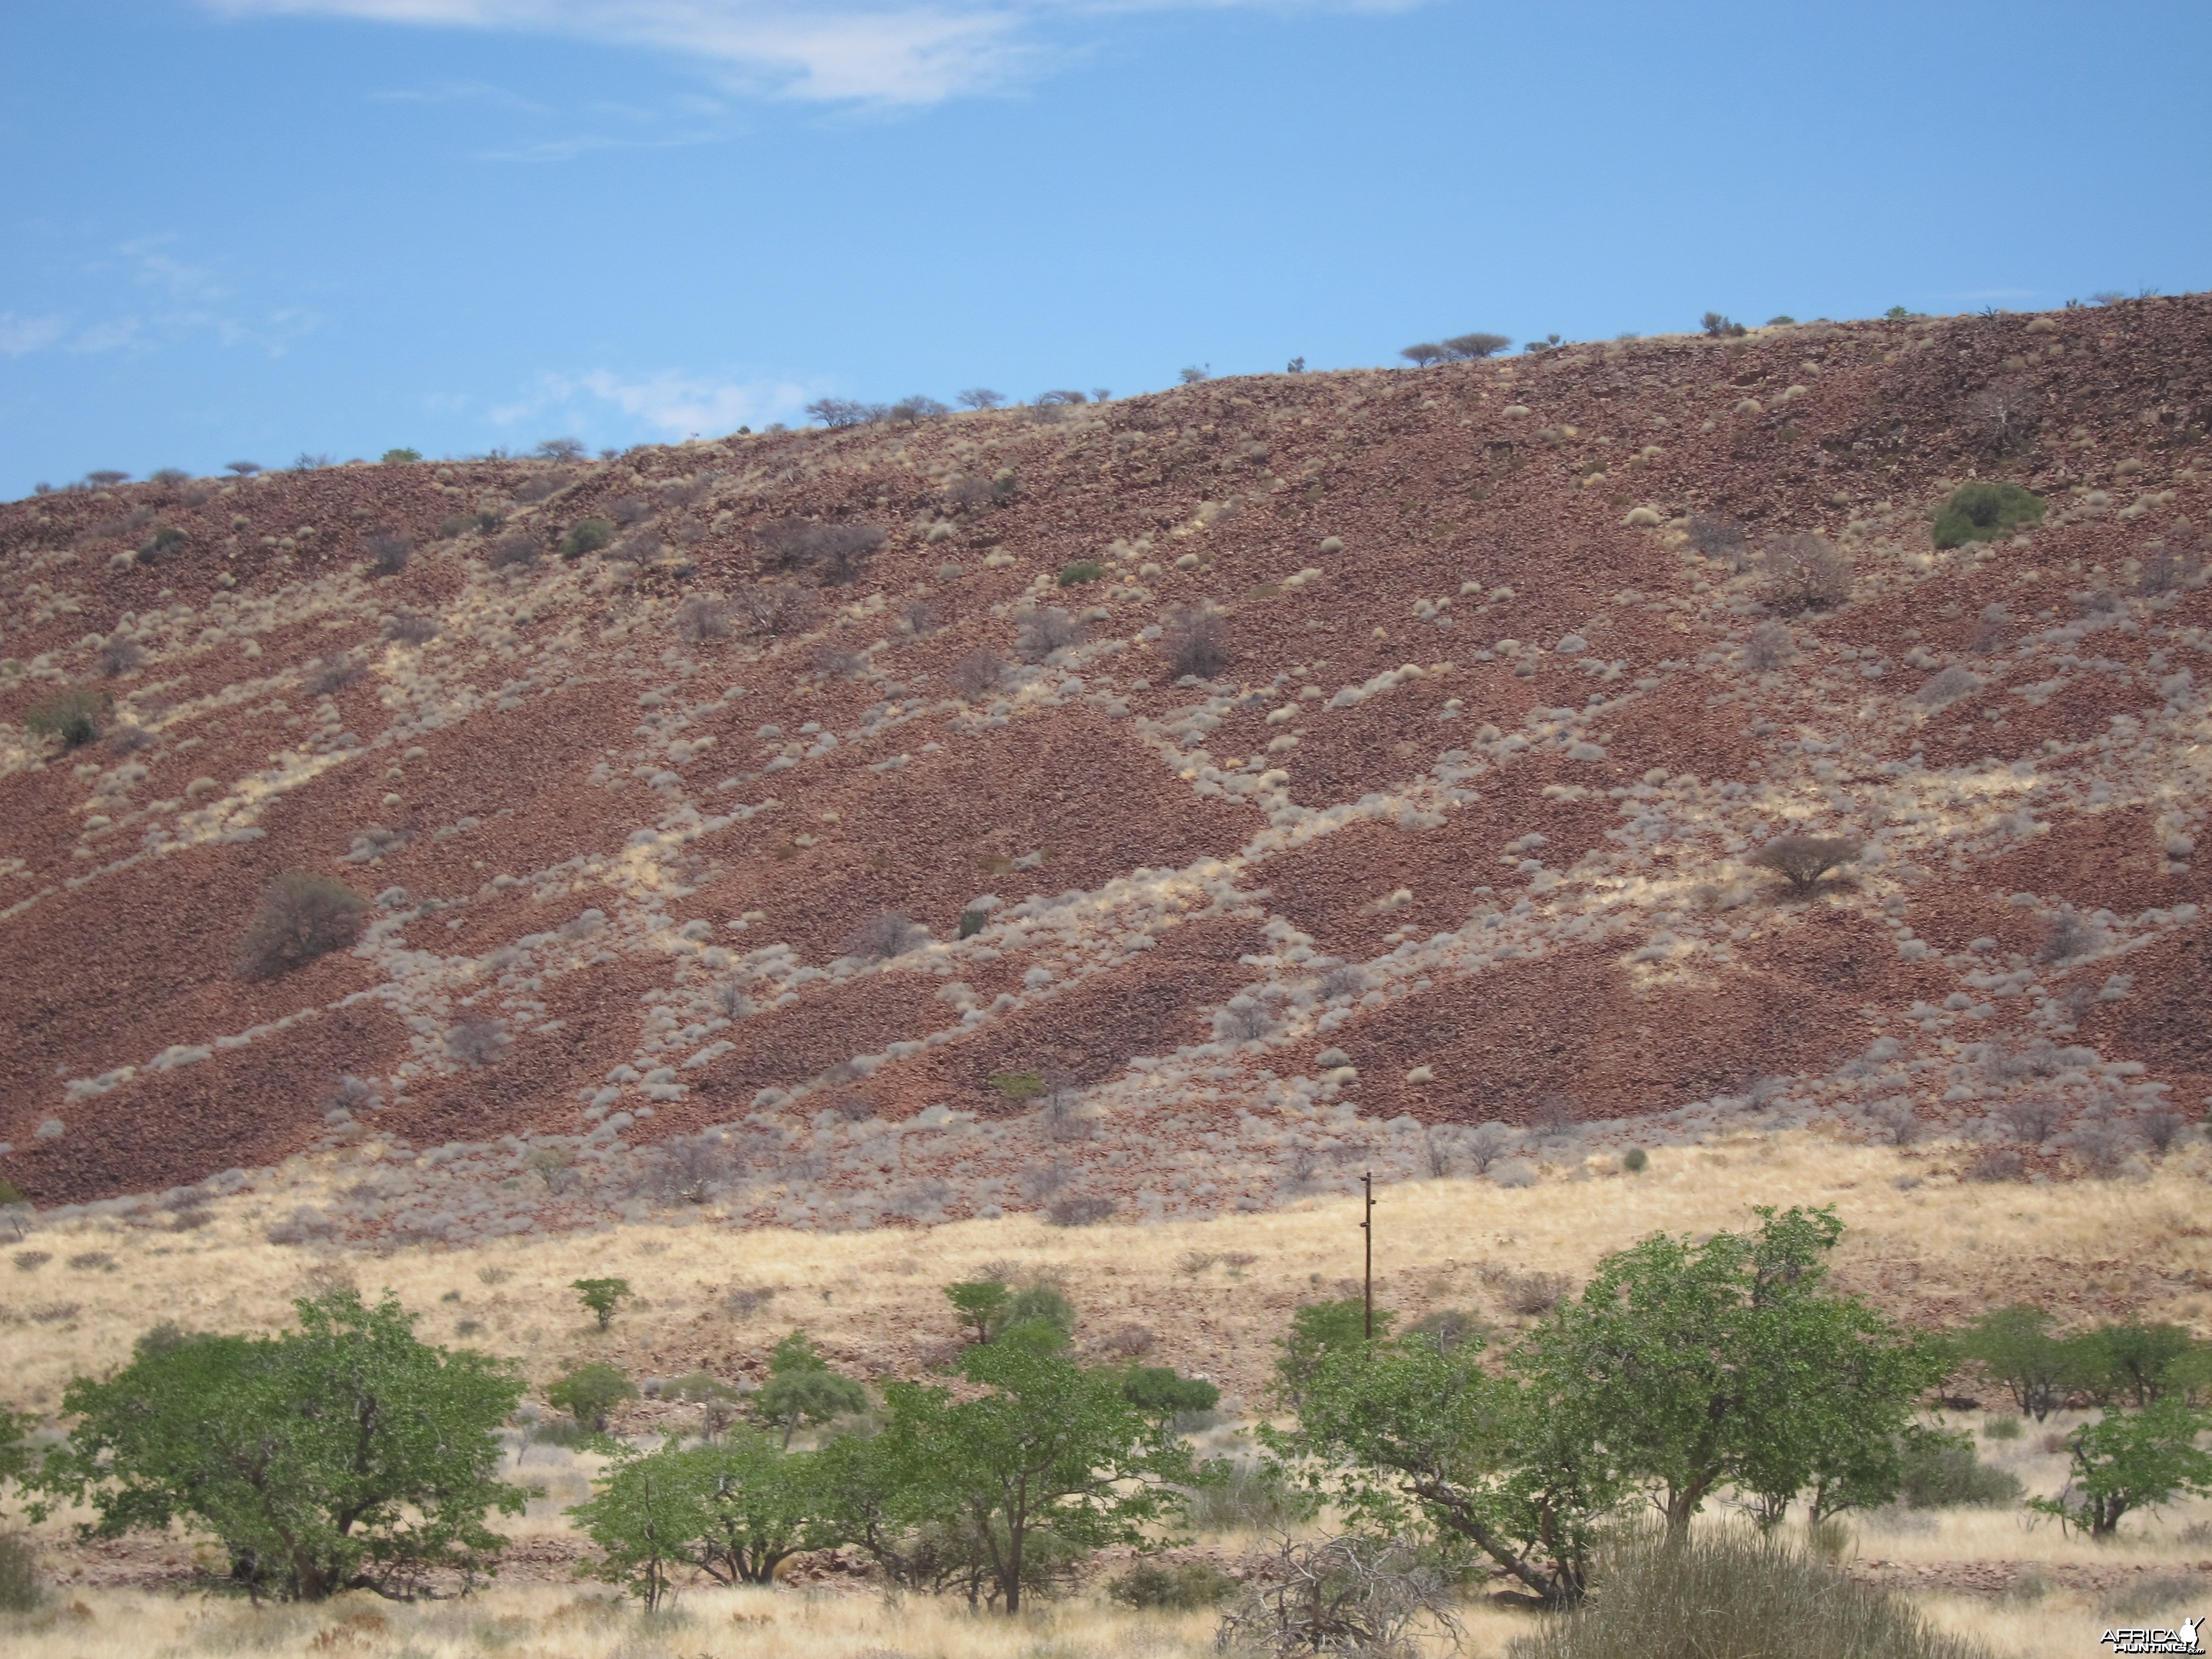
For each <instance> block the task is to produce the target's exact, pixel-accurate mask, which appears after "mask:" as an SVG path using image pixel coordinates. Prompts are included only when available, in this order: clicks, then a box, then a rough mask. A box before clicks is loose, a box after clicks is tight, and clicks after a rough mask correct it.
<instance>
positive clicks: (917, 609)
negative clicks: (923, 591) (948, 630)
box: [899, 599, 944, 639]
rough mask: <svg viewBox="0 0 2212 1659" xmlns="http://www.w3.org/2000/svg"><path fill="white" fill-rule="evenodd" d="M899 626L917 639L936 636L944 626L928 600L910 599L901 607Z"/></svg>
mask: <svg viewBox="0 0 2212 1659" xmlns="http://www.w3.org/2000/svg"><path fill="white" fill-rule="evenodd" d="M899 625H900V626H901V627H902V628H903V629H906V631H907V632H908V634H909V635H913V636H914V637H915V639H921V638H924V637H926V636H927V635H931V634H934V633H935V632H936V631H937V630H938V629H939V628H940V627H942V626H943V625H944V624H943V623H940V622H939V620H938V617H937V611H936V610H935V608H934V607H933V606H932V605H930V603H929V602H928V601H927V599H908V601H907V602H906V603H905V604H904V605H902V606H900V607H899Z"/></svg>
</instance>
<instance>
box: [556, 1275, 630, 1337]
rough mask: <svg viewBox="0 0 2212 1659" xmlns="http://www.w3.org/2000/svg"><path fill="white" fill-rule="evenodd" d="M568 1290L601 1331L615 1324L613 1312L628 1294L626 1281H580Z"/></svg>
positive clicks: (627, 1281) (627, 1282)
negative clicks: (596, 1321) (595, 1321)
mask: <svg viewBox="0 0 2212 1659" xmlns="http://www.w3.org/2000/svg"><path fill="white" fill-rule="evenodd" d="M568 1288H569V1289H570V1290H572V1291H575V1293H576V1299H577V1300H578V1301H579V1302H580V1303H582V1304H584V1307H585V1309H586V1311H588V1312H589V1313H590V1314H591V1316H592V1318H594V1319H596V1320H598V1321H599V1328H600V1329H601V1330H605V1329H606V1328H607V1327H608V1326H610V1325H611V1324H613V1323H614V1322H615V1310H616V1309H617V1308H618V1307H620V1306H621V1305H622V1301H623V1297H626V1296H628V1295H629V1293H630V1289H629V1280H628V1279H577V1280H576V1281H575V1282H574V1283H573V1284H572V1285H569V1286H568Z"/></svg>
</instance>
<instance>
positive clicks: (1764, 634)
mask: <svg viewBox="0 0 2212 1659" xmlns="http://www.w3.org/2000/svg"><path fill="white" fill-rule="evenodd" d="M1796 654H1797V647H1796V642H1795V641H1793V640H1791V638H1790V624H1789V623H1785V622H1777V621H1773V620H1771V619H1770V620H1768V621H1766V622H1763V623H1759V626H1758V627H1756V628H1754V629H1752V630H1751V637H1750V639H1748V640H1747V641H1745V642H1744V647H1743V664H1744V666H1745V667H1747V668H1749V669H1752V670H1754V671H1757V672H1759V673H1761V674H1764V673H1765V672H1767V671H1769V670H1771V669H1776V668H1779V667H1781V666H1782V665H1783V664H1784V663H1786V662H1788V661H1789V660H1790V659H1791V658H1792V657H1794V656H1796Z"/></svg>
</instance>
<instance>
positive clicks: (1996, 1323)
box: [1951, 1303, 2074, 1423]
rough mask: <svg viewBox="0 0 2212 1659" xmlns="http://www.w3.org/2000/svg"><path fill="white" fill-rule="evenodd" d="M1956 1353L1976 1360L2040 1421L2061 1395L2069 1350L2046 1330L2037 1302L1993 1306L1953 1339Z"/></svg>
mask: <svg viewBox="0 0 2212 1659" xmlns="http://www.w3.org/2000/svg"><path fill="white" fill-rule="evenodd" d="M1951 1346H1952V1349H1953V1351H1954V1352H1955V1353H1956V1354H1957V1356H1958V1357H1959V1358H1960V1359H1962V1360H1965V1361H1966V1362H1968V1363H1969V1364H1975V1365H1978V1366H1979V1367H1980V1368H1981V1369H1982V1370H1983V1371H1984V1372H1985V1373H1986V1374H1987V1375H1988V1376H1989V1378H1990V1381H1991V1382H1993V1383H1996V1385H1997V1386H1998V1387H2000V1388H2002V1389H2004V1390H2005V1392H2006V1393H2008V1394H2009V1395H2011V1396H2012V1401H2013V1404H2014V1405H2015V1407H2018V1408H2019V1409H2020V1410H2021V1412H2022V1413H2026V1414H2027V1415H2028V1416H2032V1417H2033V1418H2034V1419H2035V1420H2036V1421H2037V1422H2039V1423H2040V1422H2042V1421H2043V1419H2045V1418H2046V1417H2048V1416H2050V1415H2051V1412H2052V1411H2053V1410H2055V1409H2056V1408H2057V1407H2058V1406H2060V1405H2061V1404H2063V1402H2064V1401H2065V1398H2066V1388H2067V1383H2068V1380H2069V1372H2070V1371H2071V1370H2072V1369H2073V1365H2074V1360H2073V1356H2072V1355H2070V1354H2069V1352H2067V1347H2066V1345H2065V1343H2063V1341H2061V1340H2059V1339H2058V1338H2057V1337H2055V1336H2053V1335H2052V1334H2051V1316H2050V1315H2049V1314H2047V1313H2045V1312H2043V1311H2042V1310H2040V1309H2039V1308H2030V1307H2025V1306H2022V1305H2021V1304H2017V1303H2015V1304H2013V1305H2012V1306H2010V1307H2004V1308H1996V1309H1993V1310H1990V1312H1988V1313H1985V1314H1984V1315H1983V1316H1981V1317H1980V1318H1979V1319H1978V1320H1976V1321H1975V1322H1973V1323H1972V1324H1971V1325H1969V1326H1967V1327H1966V1329H1965V1330H1963V1331H1961V1332H1960V1334H1958V1335H1957V1336H1956V1337H1954V1338H1953V1339H1952V1343H1951Z"/></svg>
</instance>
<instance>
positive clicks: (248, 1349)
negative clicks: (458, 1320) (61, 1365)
mask: <svg viewBox="0 0 2212 1659" xmlns="http://www.w3.org/2000/svg"><path fill="white" fill-rule="evenodd" d="M293 1305H294V1306H295V1309H296V1310H297V1311H298V1316H299V1320H300V1329H299V1330H297V1331H291V1332H286V1333H284V1334H281V1335H278V1336H275V1337H245V1336H185V1335H182V1334H174V1335H173V1336H171V1337H169V1338H167V1339H166V1340H162V1341H159V1342H150V1343H147V1344H144V1345H143V1346H141V1348H140V1350H139V1352H137V1355H136V1356H135V1357H134V1358H133V1359H132V1360H131V1364H128V1365H127V1366H125V1368H124V1369H123V1370H120V1371H119V1372H118V1373H117V1374H116V1375H115V1376H113V1377H112V1378H110V1379H109V1380H108V1381H106V1382H104V1383H98V1382H94V1381H91V1380H90V1379H88V1378H83V1377H80V1378H78V1379H77V1380H76V1382H74V1383H70V1386H69V1388H68V1389H67V1391H66V1392H65V1393H64V1395H63V1400H62V1408H63V1411H64V1413H66V1414H67V1415H69V1416H70V1417H72V1418H74V1419H76V1427H75V1429H74V1430H73V1431H71V1433H70V1438H69V1441H68V1443H67V1444H66V1446H64V1448H62V1449H60V1450H59V1451H58V1452H57V1453H56V1454H55V1455H53V1456H52V1457H50V1458H49V1459H48V1460H47V1462H46V1464H45V1466H44V1468H42V1469H41V1470H40V1474H38V1475H37V1476H36V1477H34V1482H35V1484H36V1486H38V1487H39V1488H40V1492H41V1494H42V1496H41V1502H40V1506H39V1507H38V1508H37V1509H35V1510H34V1511H33V1513H34V1514H41V1513H43V1512H45V1511H46V1510H48V1509H50V1508H51V1507H52V1506H53V1505H54V1504H58V1503H61V1502H64V1501H68V1502H72V1503H77V1504H87V1505H88V1506H90V1507H91V1508H92V1510H94V1512H95V1514H96V1515H97V1516H98V1519H97V1520H96V1521H94V1522H91V1523H89V1524H88V1525H86V1526H84V1527H82V1528H80V1533H81V1535H82V1536H85V1537H88V1538H116V1537H120V1536H122V1535H123V1534H126V1533H130V1532H135V1531H155V1532H161V1531H166V1530H167V1528H169V1527H170V1526H172V1525H173V1524H175V1523H178V1522H183V1523H184V1524H185V1525H188V1526H194V1527H197V1528H203V1529H204V1530H206V1531H208V1532H210V1533H212V1534H215V1536H216V1538H218V1539H219V1540H221V1541H222V1545H223V1547H224V1548H225V1549H226V1550H228V1553H229V1556H230V1559H231V1563H232V1572H233V1575H234V1577H236V1578H237V1579H238V1580H239V1581H240V1583H242V1584H243V1585H244V1586H245V1587H246V1589H247V1590H248V1591H249V1592H251V1593H252V1594H253V1595H255V1596H256V1597H257V1598H258V1596H259V1595H263V1594H264V1593H265V1594H269V1595H275V1596H277V1597H279V1598H282V1599H284V1600H295V1601H316V1600H319V1599H321V1598H323V1597H325V1596H328V1595H334V1594H335V1593H337V1591H339V1590H342V1589H354V1588H359V1589H370V1590H374V1591H376V1592H378V1593H379V1594H380V1595H398V1596H404V1595H411V1594H413V1593H414V1592H415V1591H416V1589H419V1587H420V1586H421V1584H422V1582H423V1580H424V1577H425V1576H426V1575H427V1574H428V1573H429V1572H430V1571H433V1570H435V1569H444V1570H456V1571H461V1572H462V1573H464V1574H465V1575H470V1576H473V1575H474V1574H476V1573H478V1572H481V1571H487V1570H488V1569H489V1568H490V1567H491V1566H492V1565H493V1564H494V1562H495V1558H496V1556H497V1554H498V1552H499V1550H500V1548H501V1539H500V1538H499V1536H498V1535H497V1534H495V1533H493V1532H492V1531H490V1530H489V1528H487V1527H486V1526H485V1525H484V1516H485V1513H486V1511H488V1510H498V1511H499V1512H500V1513H501V1514H507V1515H513V1514H518V1513H520V1510H522V1507H523V1504H524V1502H525V1500H526V1497H527V1493H526V1492H525V1491H524V1490H523V1489H522V1488H520V1487H517V1486H508V1485H507V1484H505V1483H503V1482H501V1481H500V1480H496V1479H495V1478H494V1477H495V1472H496V1470H497V1469H498V1468H499V1463H500V1459H501V1445H500V1442H499V1438H498V1432H497V1431H498V1429H499V1425H501V1423H502V1422H503V1421H505V1420H506V1419H507V1416H508V1415H509V1414H510V1413H512V1412H513V1410H514V1407H515V1405H516V1402H517V1401H520V1399H521V1397H522V1384H521V1382H520V1379H519V1378H518V1377H517V1376H516V1375H515V1372H514V1369H513V1365H512V1364H509V1363H507V1362H506V1361H502V1360H496V1359H493V1358H488V1357H486V1356H484V1355H483V1354H479V1353H475V1352H467V1351H463V1352H447V1351H446V1350H444V1349H442V1348H437V1347H433V1346H429V1345H428V1344H426V1343H423V1342H421V1341H418V1340H416V1337H415V1335H414V1331H413V1326H414V1322H415V1321H414V1316H412V1315H410V1314H409V1313H407V1312H405V1311H404V1310H403V1309H402V1308H401V1307H400V1306H399V1304H398V1301H397V1300H396V1299H395V1298H393V1297H391V1296H389V1295H387V1296H386V1297H385V1299H384V1300H383V1301H382V1302H380V1304H377V1305H376V1306H374V1307H373V1308H372V1307H369V1306H368V1305H366V1304H364V1303H363V1302H362V1299H361V1297H360V1294H359V1293H358V1292H357V1291H333V1292H331V1293H330V1294H328V1295H325V1296H321V1297H310V1298H304V1299H302V1300H301V1301H299V1302H296V1303H295V1304H293Z"/></svg>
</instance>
